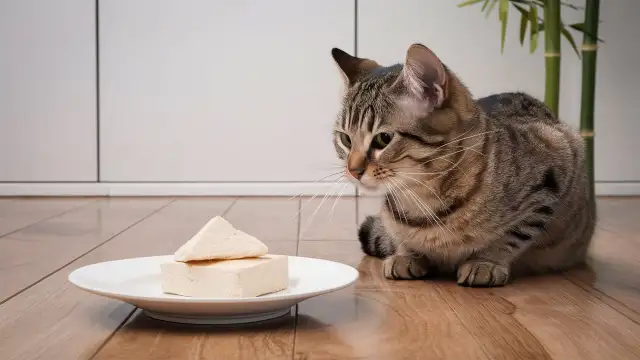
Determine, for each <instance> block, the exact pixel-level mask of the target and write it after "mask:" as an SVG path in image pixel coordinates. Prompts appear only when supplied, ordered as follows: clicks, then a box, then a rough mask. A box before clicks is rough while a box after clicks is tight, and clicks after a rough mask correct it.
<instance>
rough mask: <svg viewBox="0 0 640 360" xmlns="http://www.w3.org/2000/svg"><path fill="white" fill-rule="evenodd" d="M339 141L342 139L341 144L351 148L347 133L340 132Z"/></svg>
mask: <svg viewBox="0 0 640 360" xmlns="http://www.w3.org/2000/svg"><path fill="white" fill-rule="evenodd" d="M340 141H342V145H344V146H345V147H347V148H349V149H351V138H350V137H349V135H347V134H345V133H340Z"/></svg>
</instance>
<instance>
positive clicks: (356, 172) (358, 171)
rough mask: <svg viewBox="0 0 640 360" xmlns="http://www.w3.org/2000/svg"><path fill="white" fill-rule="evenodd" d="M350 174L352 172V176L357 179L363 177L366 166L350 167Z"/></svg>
mask: <svg viewBox="0 0 640 360" xmlns="http://www.w3.org/2000/svg"><path fill="white" fill-rule="evenodd" d="M349 174H351V176H353V177H354V178H356V180H360V178H361V177H362V174H364V168H354V169H349Z"/></svg>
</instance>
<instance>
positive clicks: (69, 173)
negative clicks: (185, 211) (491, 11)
mask: <svg viewBox="0 0 640 360" xmlns="http://www.w3.org/2000/svg"><path fill="white" fill-rule="evenodd" d="M99 3H100V8H99V20H100V21H99V23H100V33H99V40H100V42H99V49H100V59H99V60H100V62H99V70H100V124H99V130H100V131H99V133H100V139H99V140H100V141H99V143H100V145H99V147H100V148H99V149H98V144H97V142H96V126H97V119H96V114H95V109H96V102H95V97H96V93H95V86H96V84H95V66H96V64H95V60H96V59H95V47H96V43H95V33H94V27H95V23H94V20H95V13H94V9H93V4H94V2H93V1H89V2H87V1H82V0H64V1H58V2H56V3H55V5H53V3H51V2H48V1H45V0H30V1H28V2H26V1H18V0H12V1H5V2H2V3H0V49H2V50H3V53H4V49H11V50H12V51H13V53H12V55H11V56H0V79H2V81H0V169H2V170H0V182H2V181H5V182H7V181H9V182H14V183H5V184H0V194H34V193H41V194H59V193H69V194H71V193H83V194H87V193H89V194H92V193H98V194H107V193H111V194H127V195H135V194H145V195H153V194H163V193H165V194H260V195H267V194H289V193H298V192H301V191H302V192H305V193H310V194H314V193H315V192H316V190H317V191H320V192H335V191H337V190H338V189H339V188H337V187H335V188H334V187H332V186H331V185H326V184H325V185H322V184H321V185H317V184H312V182H313V181H314V180H317V179H318V178H320V177H321V176H322V175H323V174H329V173H331V172H334V171H338V170H339V169H336V170H332V169H334V168H335V167H336V166H337V165H338V164H339V162H338V160H337V159H336V158H335V155H334V151H333V148H332V144H331V138H330V129H331V125H332V123H333V120H334V119H335V116H336V113H337V110H338V107H339V98H340V95H341V94H340V91H341V88H342V83H341V78H340V76H339V73H338V70H337V69H336V67H335V66H334V64H333V62H332V60H331V57H330V49H331V48H332V47H334V46H337V47H341V48H342V49H344V50H346V51H349V52H353V51H354V50H355V49H354V43H355V40H356V39H355V31H354V30H355V25H356V14H355V9H354V8H355V7H354V5H355V3H354V1H345V0H326V1H315V2H311V1H306V2H305V1H296V0H277V1H270V2H264V1H259V0H243V1H235V2H230V1H222V0H189V1H180V0H108V1H107V0H103V1H100V2H99ZM457 3H458V1H455V0H398V1H394V2H393V3H392V2H389V1H386V0H360V1H358V14H357V20H358V21H357V24H358V31H357V34H358V38H357V43H358V49H357V51H358V55H360V56H365V57H370V58H373V59H375V60H377V61H379V62H382V63H387V64H390V63H395V62H400V61H402V60H403V57H404V54H405V51H406V48H407V47H408V45H410V44H411V43H413V42H422V43H424V44H425V45H427V46H429V47H431V48H432V49H433V50H434V51H435V52H436V53H437V54H438V55H439V56H440V57H441V58H442V59H443V60H444V61H445V62H446V63H447V64H448V65H449V66H450V67H451V68H452V69H453V70H454V71H456V72H457V73H458V75H460V76H461V77H462V79H463V80H464V81H465V83H466V84H467V85H468V86H469V87H470V88H471V90H472V92H473V93H474V94H475V95H476V96H478V97H479V96H484V95H488V94H490V93H494V92H498V91H513V90H521V91H527V92H530V93H532V94H533V95H536V96H538V97H540V98H542V97H543V88H544V59H543V56H542V52H543V40H542V39H541V40H540V48H539V50H538V51H537V52H536V53H535V54H533V55H531V54H529V52H528V44H525V47H524V48H522V47H521V46H520V44H519V41H518V27H519V13H517V12H516V11H515V10H512V11H511V13H510V16H511V17H510V28H509V31H508V35H507V45H506V49H505V53H504V55H501V54H500V28H499V23H498V20H497V14H495V15H494V16H493V17H491V18H488V19H487V18H485V16H484V15H483V14H482V13H481V12H480V9H479V7H469V8H463V9H460V8H458V7H457V6H456V4H457ZM30 5H38V7H37V8H31V7H30ZM636 15H640V3H638V2H637V1H634V0H618V1H617V2H615V3H611V2H603V3H602V10H601V18H602V24H601V34H600V35H601V37H602V38H604V39H605V44H602V45H601V49H600V52H599V58H598V69H599V72H598V83H597V94H596V98H597V103H596V151H597V153H596V179H597V180H598V181H599V182H600V183H599V187H598V191H599V192H600V193H608V194H611V193H625V194H631V193H635V194H640V165H637V161H635V154H636V153H637V152H638V151H639V150H640V143H639V142H638V141H637V140H636V138H637V134H638V133H640V122H639V121H638V120H637V118H638V115H639V114H638V113H639V112H640V110H638V108H637V107H636V106H635V97H636V94H637V93H638V92H639V91H640V73H638V72H636V71H635V67H634V66H633V65H634V62H635V59H637V58H638V55H640V50H638V47H637V46H634V44H635V43H636V42H637V40H636V37H637V35H640V27H639V26H638V25H637V24H636V22H637V20H636ZM565 16H567V19H568V20H569V21H570V22H573V21H580V20H581V19H582V13H575V12H572V11H570V10H567V11H565ZM576 40H578V41H581V37H580V36H577V38H576ZM563 46H564V47H563V66H562V83H561V86H562V92H561V96H562V102H561V106H560V113H561V116H562V118H563V119H564V120H565V121H567V122H569V123H570V124H572V125H575V126H577V125H578V121H579V113H580V82H581V80H580V78H581V69H580V61H579V59H578V58H577V57H576V55H575V54H574V53H573V50H571V48H570V47H569V45H568V44H567V43H566V42H565V43H563ZM6 79H8V81H7V80H6ZM29 127H32V128H29ZM98 150H99V154H100V161H99V165H100V173H101V178H100V180H101V181H102V182H101V183H100V184H93V185H92V184H83V185H82V186H83V187H78V186H77V185H66V184H58V185H55V186H50V185H49V184H32V183H27V184H24V183H22V184H20V183H15V182H34V181H62V182H70V181H95V180H96V166H97V164H96V162H95V161H96V160H95V159H96V156H97V154H98ZM348 191H350V190H348Z"/></svg>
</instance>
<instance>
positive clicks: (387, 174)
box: [333, 45, 452, 190]
mask: <svg viewBox="0 0 640 360" xmlns="http://www.w3.org/2000/svg"><path fill="white" fill-rule="evenodd" d="M333 57H334V59H335V60H336V63H337V64H338V65H339V66H340V68H341V69H342V71H343V74H344V75H345V77H346V83H347V90H346V92H345V94H344V99H343V106H342V109H341V111H340V114H339V116H338V118H337V120H336V123H335V125H334V133H333V142H334V145H335V148H336V152H337V155H338V157H339V158H340V159H342V160H344V165H345V175H346V176H347V178H349V179H350V180H351V181H353V182H355V183H357V184H359V185H362V186H363V187H364V188H366V189H371V190H378V189H380V190H385V189H386V188H388V187H389V186H391V187H393V188H399V189H402V188H403V187H405V186H407V184H409V183H415V182H416V181H418V182H419V181H428V180H429V179H430V178H433V176H437V172H438V170H439V169H438V166H437V165H439V164H440V163H439V162H437V161H434V160H437V159H434V156H436V155H437V154H438V149H439V148H440V147H441V146H442V145H443V144H445V142H446V140H447V138H448V135H449V133H451V130H452V129H451V126H450V124H449V123H450V122H447V121H438V119H430V118H431V116H430V115H432V113H433V112H434V110H435V109H436V108H437V107H438V106H439V105H441V104H442V101H443V100H444V94H445V82H444V69H443V68H440V69H439V68H437V67H438V66H440V67H441V66H442V65H441V64H440V63H439V61H437V58H435V56H434V55H433V54H432V53H431V51H429V50H428V49H426V48H425V47H423V46H421V45H413V46H412V48H410V49H409V52H408V55H407V62H406V63H405V65H404V66H401V65H396V66H391V67H381V66H379V65H378V64H377V63H375V62H373V61H371V60H367V59H358V58H355V57H352V56H350V55H348V54H346V53H344V52H342V51H340V50H337V49H334V51H333ZM417 61H420V62H417ZM430 175H433V176H430Z"/></svg>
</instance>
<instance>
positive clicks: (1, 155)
mask: <svg viewBox="0 0 640 360" xmlns="http://www.w3.org/2000/svg"><path fill="white" fill-rule="evenodd" d="M95 18H96V16H95V3H94V2H93V1H85V0H58V1H48V0H28V1H25V0H7V1H2V2H0V53H1V55H0V181H6V182H13V181H16V182H31V181H34V182H38V181H95V180H96V177H97V147H96V142H97V135H96V126H97V123H96V35H95Z"/></svg>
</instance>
